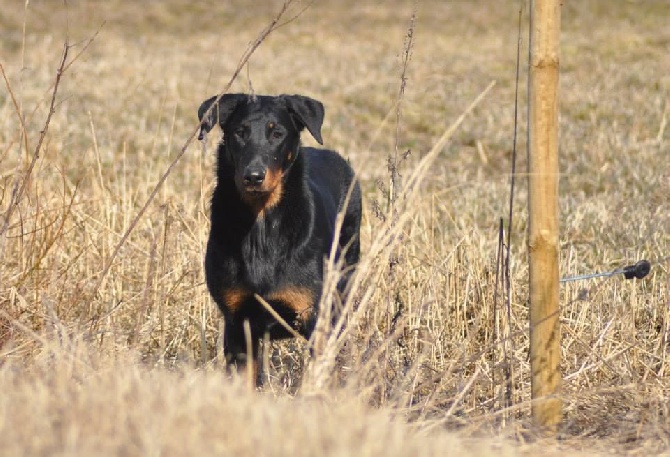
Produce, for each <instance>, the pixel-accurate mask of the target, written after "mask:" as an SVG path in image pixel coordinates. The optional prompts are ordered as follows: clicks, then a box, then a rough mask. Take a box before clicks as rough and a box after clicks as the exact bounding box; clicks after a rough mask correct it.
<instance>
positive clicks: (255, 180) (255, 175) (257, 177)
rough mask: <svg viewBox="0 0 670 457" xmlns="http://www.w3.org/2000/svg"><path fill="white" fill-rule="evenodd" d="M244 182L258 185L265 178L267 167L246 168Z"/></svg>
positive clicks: (248, 184) (249, 184)
mask: <svg viewBox="0 0 670 457" xmlns="http://www.w3.org/2000/svg"><path fill="white" fill-rule="evenodd" d="M243 179H244V184H245V185H247V186H258V185H260V184H263V181H264V180H265V169H264V168H260V167H249V168H247V169H246V170H244V177H243Z"/></svg>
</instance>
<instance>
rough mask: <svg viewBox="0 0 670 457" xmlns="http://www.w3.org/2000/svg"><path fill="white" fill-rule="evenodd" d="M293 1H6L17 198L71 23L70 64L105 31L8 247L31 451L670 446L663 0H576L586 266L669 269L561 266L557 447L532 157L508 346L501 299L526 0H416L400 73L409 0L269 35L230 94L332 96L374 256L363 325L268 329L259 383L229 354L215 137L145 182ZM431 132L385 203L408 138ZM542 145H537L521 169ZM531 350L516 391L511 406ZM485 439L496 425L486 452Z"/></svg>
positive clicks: (571, 177)
mask: <svg viewBox="0 0 670 457" xmlns="http://www.w3.org/2000/svg"><path fill="white" fill-rule="evenodd" d="M280 6H281V3H273V4H270V3H268V4H267V5H264V6H256V7H255V8H253V9H252V8H248V7H245V3H244V2H221V3H218V4H216V5H206V6H205V5H204V4H203V5H200V4H193V3H192V2H182V1H179V0H170V1H166V2H151V3H143V4H139V3H131V2H120V1H116V0H115V1H110V2H104V3H102V2H95V1H83V2H78V3H76V4H70V5H69V6H68V7H67V8H66V7H64V6H63V5H61V4H57V3H51V2H32V3H29V4H28V5H27V7H26V6H25V5H24V4H22V3H21V2H15V3H12V4H11V5H9V6H5V7H4V8H3V10H2V12H0V25H2V28H3V30H4V31H5V32H4V33H3V41H2V42H1V43H0V55H2V61H1V63H2V65H3V70H4V72H5V74H6V76H7V81H6V84H4V90H3V91H2V92H0V123H1V126H2V127H1V128H0V163H1V164H2V166H1V167H0V206H1V208H2V214H4V215H6V214H7V210H8V209H9V208H10V205H11V202H12V198H13V197H12V193H13V192H14V189H16V188H17V185H16V183H17V182H18V183H20V182H21V179H22V177H23V176H24V175H25V171H26V170H27V168H28V167H29V165H30V163H31V160H32V159H33V154H34V151H35V148H36V146H37V142H38V140H39V138H40V135H41V131H42V130H43V128H44V121H45V119H46V116H47V114H48V109H49V100H50V97H51V94H52V90H53V87H52V85H53V83H54V78H55V71H56V69H57V68H58V64H59V59H60V58H61V54H62V46H63V42H64V39H65V37H66V36H67V37H68V42H69V43H70V44H72V45H73V47H72V49H71V51H70V54H69V55H70V56H71V57H72V56H75V55H77V53H78V52H79V51H81V50H82V48H83V45H84V43H86V40H88V39H90V38H91V37H93V36H94V35H95V34H96V32H97V31H98V30H99V33H98V34H97V35H95V39H94V40H93V42H92V43H91V44H90V46H89V47H88V48H87V49H86V50H85V52H83V53H81V55H80V57H79V58H78V59H77V60H76V61H75V62H74V63H73V64H72V65H71V66H70V67H69V68H68V69H67V71H66V72H65V74H64V75H63V77H62V80H61V82H60V86H59V90H58V94H57V98H56V103H55V105H54V107H55V112H54V114H53V116H52V118H51V121H50V123H49V129H48V132H47V133H46V135H45V137H44V140H45V141H44V144H43V147H42V148H41V149H40V154H39V157H38V158H37V160H36V161H35V167H34V169H33V171H32V173H31V174H30V176H29V179H28V180H27V181H26V187H25V193H24V194H23V196H22V198H20V199H19V202H18V205H16V207H15V210H14V211H13V214H12V217H11V218H10V219H9V220H8V225H7V230H6V231H5V232H3V233H2V240H0V241H1V242H2V249H3V260H2V263H0V284H1V287H0V344H1V345H2V346H1V349H0V363H1V364H2V366H1V367H0V386H1V387H0V388H1V390H2V392H3V394H2V396H0V405H1V406H0V411H2V415H1V416H0V437H1V438H2V442H3V443H8V444H6V445H5V446H6V451H7V452H8V453H9V454H11V455H21V454H30V455H35V454H40V455H55V454H60V455H90V454H108V455H146V454H158V453H161V454H168V455H183V454H185V453H195V452H211V453H218V454H224V455H226V454H232V453H233V452H237V453H251V452H256V453H258V454H260V455H273V454H289V453H291V454H294V453H295V454H298V453H303V454H305V455H314V453H319V452H323V453H330V454H346V455H351V454H352V453H362V454H369V455H381V454H384V455H387V454H394V455H416V454H422V455H423V454H425V455H433V454H435V455H438V454H443V453H444V452H445V449H447V450H452V451H454V452H456V450H457V449H459V446H460V447H461V449H463V452H467V451H468V450H469V451H471V452H472V453H474V454H477V455H481V454H482V453H487V452H491V453H492V452H500V449H501V447H500V446H502V448H504V449H508V450H509V452H510V453H529V454H533V453H536V452H538V450H539V449H541V451H542V452H549V453H551V452H556V453H558V452H561V453H565V452H567V451H573V452H577V451H578V450H579V449H585V450H588V451H589V452H595V451H597V450H599V451H601V452H603V453H610V452H616V453H637V454H643V455H648V454H650V453H655V452H662V451H664V450H666V449H667V448H668V436H669V435H668V430H669V428H668V401H667V395H668V374H667V361H666V360H667V357H666V354H667V337H668V331H669V328H670V326H669V324H668V322H669V316H668V309H669V307H670V295H669V292H668V290H669V287H670V279H669V277H668V256H670V252H669V251H670V249H669V246H670V204H669V203H668V195H670V165H669V163H670V161H669V160H668V136H669V135H670V134H669V133H668V129H667V128H666V124H667V118H668V114H669V108H668V106H669V105H668V93H669V92H670V79H669V78H668V76H667V75H669V74H670V62H668V60H667V59H666V58H665V57H667V56H666V54H667V49H668V47H669V46H670V29H669V28H668V26H667V25H666V22H667V21H665V16H666V15H664V11H665V9H666V6H667V5H665V4H664V2H662V1H647V2H638V3H636V2H626V3H624V2H620V3H617V4H616V6H613V5H612V3H611V2H605V1H596V0H593V1H589V2H583V3H581V4H579V5H577V4H567V3H566V4H565V5H564V7H563V27H564V30H563V36H562V56H561V59H562V60H561V64H562V74H561V145H560V147H561V169H562V177H561V208H562V210H561V211H562V213H561V221H562V227H561V228H562V236H561V271H562V274H563V275H572V274H578V273H584V272H591V271H607V270H611V269H613V268H616V267H618V266H621V265H624V264H627V263H632V262H634V261H636V260H638V259H640V258H649V259H650V260H652V263H653V267H652V273H651V274H650V275H649V277H648V278H646V279H645V280H643V281H635V282H630V281H624V280H622V278H619V277H617V278H612V279H609V280H593V281H588V282H582V283H570V284H567V285H565V286H564V287H563V290H562V297H561V313H562V315H561V319H562V324H563V325H562V331H563V341H562V351H563V366H562V372H563V377H564V381H563V395H564V401H565V411H564V421H563V427H562V430H561V437H562V438H563V439H564V441H562V442H561V443H560V444H557V443H553V444H551V445H550V446H549V447H546V445H543V444H528V442H527V440H528V439H529V438H532V436H533V435H532V433H531V432H532V430H531V428H530V422H529V420H528V418H527V416H528V411H529V409H530V408H529V401H530V386H529V383H528V379H529V375H528V369H529V367H528V358H527V348H528V341H527V333H528V332H527V309H526V307H527V288H526V284H527V270H526V259H525V247H524V241H525V238H524V237H525V228H526V217H525V203H526V202H525V191H524V190H523V188H524V187H525V186H524V185H523V181H522V180H523V175H520V176H518V179H520V181H518V183H519V184H520V185H518V186H517V189H519V192H518V194H517V195H516V196H515V207H514V222H513V225H512V227H508V229H511V234H512V238H511V239H512V246H511V248H512V249H511V251H512V265H511V290H512V300H511V304H512V308H511V310H510V311H511V313H510V316H511V321H510V328H509V329H508V330H507V333H508V334H509V335H510V337H509V339H507V340H505V341H502V340H501V335H502V334H503V330H504V329H501V328H500V325H497V322H498V321H497V319H496V317H499V316H500V315H501V313H502V312H506V311H505V310H504V309H503V308H501V304H500V303H495V302H494V290H495V279H496V271H495V264H496V255H497V254H496V249H497V239H498V233H497V228H498V221H499V218H500V217H502V216H504V215H506V214H507V208H506V205H507V201H508V198H509V174H508V173H509V170H510V167H511V164H510V155H511V150H510V148H511V139H512V131H513V130H512V129H513V121H514V120H513V106H514V105H513V104H514V68H515V60H514V59H515V56H516V42H517V36H516V24H517V14H518V10H517V8H518V6H517V5H503V4H502V3H499V2H487V3H486V5H485V7H481V5H478V4H471V3H466V2H432V1H424V2H420V3H419V4H418V11H417V19H416V25H415V28H414V35H413V46H412V49H411V59H410V60H409V62H408V65H407V68H406V70H404V73H403V69H402V62H403V57H402V56H403V52H404V50H403V43H404V40H405V36H406V34H407V28H408V24H409V20H410V16H411V14H412V10H413V4H412V3H411V2H387V3H384V4H377V3H364V2H316V3H314V4H313V5H311V6H310V7H309V8H308V9H306V10H305V11H304V12H303V13H302V14H301V15H300V16H299V17H298V18H297V19H296V20H294V21H292V22H290V23H288V24H287V25H285V26H283V27H281V28H279V29H278V30H277V31H276V32H275V33H273V34H272V35H270V37H269V38H268V39H267V40H265V42H264V43H263V44H262V46H261V47H260V48H259V49H258V50H257V52H256V53H254V55H253V56H252V57H251V59H250V62H249V64H248V66H246V67H245V68H244V69H243V71H242V74H241V75H240V77H239V78H238V79H237V80H236V81H235V83H234V85H233V90H235V91H247V90H249V89H250V88H251V87H253V89H254V90H256V91H257V92H259V93H305V94H307V95H311V96H313V97H315V98H318V99H320V100H322V101H323V102H324V104H325V105H326V109H327V115H326V123H325V125H324V129H323V133H324V138H325V139H326V142H327V144H328V146H329V147H332V148H334V149H337V150H339V151H341V152H342V154H343V155H344V156H346V157H347V158H349V159H350V160H351V161H352V163H353V165H354V167H355V168H356V170H357V171H358V172H359V175H360V177H361V183H362V186H363V189H364V196H365V214H364V223H363V230H362V237H363V262H362V264H361V266H360V268H359V274H358V276H357V281H358V282H357V286H356V293H355V294H354V296H355V297H356V300H357V307H356V309H355V310H353V309H352V313H351V314H350V317H349V321H348V323H347V325H346V326H345V327H344V330H343V331H342V332H339V333H338V332H332V333H330V334H329V333H328V332H327V329H326V331H325V333H323V334H322V333H319V335H320V336H323V338H322V339H321V341H320V345H321V346H320V349H321V351H320V355H319V356H318V357H316V358H315V359H314V360H309V359H308V358H306V357H305V347H304V345H303V344H301V343H300V342H297V341H288V342H283V343H273V344H272V345H267V348H266V349H267V350H266V359H265V361H264V365H265V367H266V370H265V375H266V377H267V380H266V386H265V388H264V390H263V392H262V393H260V394H249V393H248V392H246V391H245V390H244V389H243V388H242V386H241V384H240V382H239V380H229V379H227V378H226V377H225V376H224V375H223V372H222V371H221V370H220V365H221V354H220V347H221V346H220V337H221V334H220V333H221V322H220V317H219V313H218V311H217V310H216V307H215V306H214V305H213V303H212V302H211V300H210V298H209V296H208V294H207V291H206V288H205V287H204V284H203V276H202V259H203V255H204V246H205V240H206V239H207V231H208V215H207V214H208V198H209V192H210V191H211V189H212V185H213V177H214V173H213V166H214V163H213V161H214V158H213V151H214V147H215V145H214V143H215V141H216V139H215V138H213V137H214V136H216V135H210V139H209V142H208V143H207V144H205V145H200V144H192V145H191V146H190V147H189V148H188V149H187V151H186V154H185V155H184V156H183V157H182V158H181V159H180V160H179V162H178V163H177V165H176V167H175V168H174V170H173V171H172V173H171V174H170V175H169V177H168V179H167V181H166V182H165V183H164V184H163V185H162V186H160V188H159V191H158V194H157V195H156V197H155V198H154V199H153V200H150V198H149V197H150V195H151V193H152V191H153V190H154V188H155V187H156V184H157V182H158V180H159V179H160V176H161V175H162V174H163V173H164V171H165V170H166V169H167V167H168V166H169V165H170V163H171V162H172V160H173V159H174V158H175V157H176V156H177V155H178V153H179V150H180V148H181V147H182V145H183V144H185V142H186V139H187V138H188V136H189V135H190V134H191V133H192V132H193V131H194V129H195V126H196V116H195V113H196V109H197V107H198V106H199V104H200V102H201V101H202V100H204V99H205V98H207V97H208V96H210V95H212V94H214V93H216V92H218V91H219V90H220V89H221V88H222V87H223V86H224V85H225V83H226V82H227V81H228V79H229V78H230V76H231V75H232V74H233V72H234V70H235V68H236V65H237V63H238V59H239V56H240V55H241V54H242V53H243V51H244V50H245V49H246V48H247V46H248V43H249V42H251V41H253V40H254V38H255V37H256V36H257V33H258V32H259V31H260V30H261V29H262V28H263V27H266V26H267V24H268V23H269V21H270V20H271V19H272V17H273V15H274V13H275V12H276V11H277V9H278V8H279V7H280ZM304 6H305V4H302V5H301V4H298V5H296V8H295V9H293V10H292V11H293V12H294V13H295V12H298V11H300V9H301V8H302V7H304ZM103 22H104V25H102V26H101V24H103ZM525 44H526V43H525V42H524V46H525ZM402 74H404V76H405V77H406V78H407V83H406V87H405V89H404V93H403V95H402V100H401V104H400V109H401V116H397V108H398V106H397V102H398V93H399V88H400V85H401V75H402ZM493 80H495V81H496V85H495V87H494V88H493V89H492V90H491V92H490V93H488V95H487V96H486V97H484V99H483V100H482V101H481V102H480V104H479V105H477V106H476V107H475V108H474V110H473V111H472V112H471V113H470V114H468V115H467V116H465V117H464V118H463V123H462V125H460V126H459V128H458V129H457V130H455V131H454V132H453V134H452V135H451V136H450V137H449V140H450V141H449V142H447V143H446V144H439V141H440V138H441V137H443V135H444V134H445V132H448V129H449V127H450V126H451V125H452V123H454V122H455V121H456V120H457V119H458V118H459V116H460V115H461V114H462V113H464V112H465V111H466V109H467V108H468V106H469V105H470V103H472V101H473V100H475V98H476V97H477V96H478V95H479V94H480V93H481V92H482V91H483V90H484V89H485V88H486V87H487V86H488V85H489V84H490V82H491V81H493ZM524 83H525V77H524V76H523V75H522V81H521V84H522V87H523V84H524ZM522 92H523V91H522ZM10 93H11V95H13V97H14V100H15V101H16V106H18V107H19V109H18V112H20V113H21V116H22V118H23V119H24V124H25V129H24V128H22V127H21V123H20V122H19V116H18V114H17V109H16V107H15V105H14V100H12V96H10ZM523 99H524V97H523V94H522V97H521V103H524V100H523ZM522 112H523V110H522ZM523 117H524V116H523V114H522V116H521V119H520V120H519V121H520V125H523V123H524V119H523ZM396 119H400V124H398V125H396V122H395V121H396ZM450 133H451V132H450ZM520 138H523V128H522V129H521V132H520ZM305 141H306V142H310V141H311V140H309V139H308V138H305ZM436 145H437V146H436ZM519 147H520V149H519V150H520V151H523V148H524V147H525V145H524V141H521V144H520V145H519ZM407 150H409V151H411V153H410V154H409V156H407V157H406V158H405V159H403V160H400V161H399V162H398V165H397V172H398V173H399V177H398V181H397V182H398V183H399V187H400V192H401V193H400V194H398V195H399V197H398V199H397V203H396V204H395V211H389V209H388V204H387V203H388V196H389V186H390V185H392V184H393V183H391V182H390V178H389V176H390V173H389V169H388V166H387V165H388V163H387V159H388V157H389V156H390V155H392V154H393V153H394V151H400V153H401V154H403V153H404V152H405V151H407ZM520 155H521V156H523V154H520ZM524 168H525V161H524V159H523V158H521V159H520V163H519V164H518V166H517V170H523V169H524ZM402 192H405V193H404V194H403V193H402ZM147 201H150V203H149V206H148V208H147V211H146V212H145V213H144V214H143V215H142V216H141V217H140V218H139V219H138V225H137V227H135V228H134V229H133V230H131V231H130V232H129V236H128V239H127V240H126V241H125V242H123V243H122V244H121V245H120V249H119V250H118V254H116V255H114V252H115V250H116V248H117V246H119V243H120V241H121V240H122V238H123V236H124V234H125V233H126V232H128V230H129V228H130V227H131V224H132V223H133V220H134V219H135V218H136V216H137V214H138V212H139V211H140V209H141V208H142V207H143V205H145V203H146V202H147ZM0 222H1V221H0ZM108 264H109V265H110V269H109V271H108V273H107V274H106V275H104V276H103V273H104V271H105V268H106V266H107V265H108ZM334 274H336V273H334ZM350 305H351V304H350ZM503 343H504V344H505V345H504V347H505V348H507V350H508V353H507V356H505V354H504V353H503ZM508 373H511V374H512V379H511V384H512V395H511V399H512V404H513V406H512V407H511V408H503V405H504V402H505V398H504V391H503V386H504V383H503V379H504V377H505V376H506V375H507V374H508ZM482 435H490V436H495V437H496V438H490V437H489V438H487V439H486V440H485V441H484V444H482V443H479V444H477V446H481V447H478V448H477V447H475V448H473V447H472V446H475V445H474V444H473V443H474V441H472V440H473V438H474V439H475V441H477V442H479V441H480V438H479V437H481V436H482ZM503 438H511V439H512V440H516V441H517V444H516V445H515V446H513V447H512V446H511V444H509V443H507V444H501V443H502V439H503Z"/></svg>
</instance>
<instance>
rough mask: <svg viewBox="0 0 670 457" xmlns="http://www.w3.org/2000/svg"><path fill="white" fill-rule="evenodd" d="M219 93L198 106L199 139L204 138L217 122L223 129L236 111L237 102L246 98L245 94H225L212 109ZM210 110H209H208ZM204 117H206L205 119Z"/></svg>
mask: <svg viewBox="0 0 670 457" xmlns="http://www.w3.org/2000/svg"><path fill="white" fill-rule="evenodd" d="M218 97H219V96H218V95H215V96H213V97H211V98H208V99H207V100H205V101H204V102H202V105H200V108H198V120H200V122H201V124H200V133H199V134H198V139H199V140H202V139H203V138H204V137H205V135H206V134H207V133H209V131H210V130H212V129H213V128H214V125H215V124H219V127H221V129H222V130H223V126H224V125H225V123H226V121H227V120H228V116H230V115H231V114H232V112H233V111H235V108H236V107H237V104H238V103H239V102H240V101H241V100H243V99H244V98H246V95H244V94H225V95H224V96H223V97H221V98H220V99H219V102H218V103H217V106H214V107H213V108H212V109H211V110H210V108H211V107H212V104H213V103H214V102H216V99H217V98H218ZM208 111H209V112H208ZM203 118H204V119H203Z"/></svg>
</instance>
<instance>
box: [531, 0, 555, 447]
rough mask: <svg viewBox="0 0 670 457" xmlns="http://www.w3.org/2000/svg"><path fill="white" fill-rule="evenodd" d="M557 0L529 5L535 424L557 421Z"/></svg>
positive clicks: (545, 427) (544, 426)
mask: <svg viewBox="0 0 670 457" xmlns="http://www.w3.org/2000/svg"><path fill="white" fill-rule="evenodd" d="M559 34H560V0H536V1H533V0H531V2H530V69H529V71H530V79H529V86H528V100H529V106H528V111H529V113H528V122H529V126H528V146H529V149H528V156H529V157H528V164H529V203H528V209H529V213H530V214H529V217H530V220H529V235H528V251H529V266H530V366H531V395H532V399H533V403H532V405H533V406H532V411H533V419H534V421H535V424H536V425H537V426H538V427H540V429H541V430H542V431H544V432H547V433H549V434H555V433H556V431H557V429H558V424H559V423H560V421H561V399H560V387H561V373H560V340H561V338H560V328H559V310H558V284H559V282H558V281H559V272H558V70H559Z"/></svg>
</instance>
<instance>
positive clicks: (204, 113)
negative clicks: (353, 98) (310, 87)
mask: <svg viewBox="0 0 670 457" xmlns="http://www.w3.org/2000/svg"><path fill="white" fill-rule="evenodd" d="M323 116H324V109H323V105H322V104H321V102H319V101H317V100H313V99H311V98H309V97H305V96H302V95H280V96H277V97H272V96H250V95H246V94H225V95H223V96H222V97H221V98H220V99H219V100H218V102H217V97H216V96H215V97H212V98H210V99H208V100H205V101H204V102H203V103H202V105H200V109H199V110H198V118H199V119H200V121H201V127H200V136H199V138H202V137H203V136H204V134H206V133H207V132H209V131H210V130H211V129H212V128H214V125H216V124H218V125H219V127H221V130H222V131H223V138H224V143H225V144H224V146H223V147H224V148H225V157H219V161H221V160H225V161H226V163H225V164H221V163H220V164H219V166H229V167H232V169H233V170H234V176H235V185H236V186H237V189H238V191H239V192H240V195H241V196H242V198H243V199H244V200H246V201H255V200H259V199H260V200H262V199H267V198H268V197H271V196H272V195H273V194H276V193H279V195H275V196H274V198H278V197H280V196H281V183H282V179H283V176H284V174H285V173H286V172H287V170H288V169H289V168H290V166H291V164H292V163H293V162H294V161H295V159H296V157H297V154H298V152H299V148H300V132H301V131H302V130H303V129H304V128H307V130H308V131H309V132H310V133H311V134H312V136H313V137H314V139H316V141H318V142H319V144H323V140H322V139H321V125H322V124H323Z"/></svg>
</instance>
